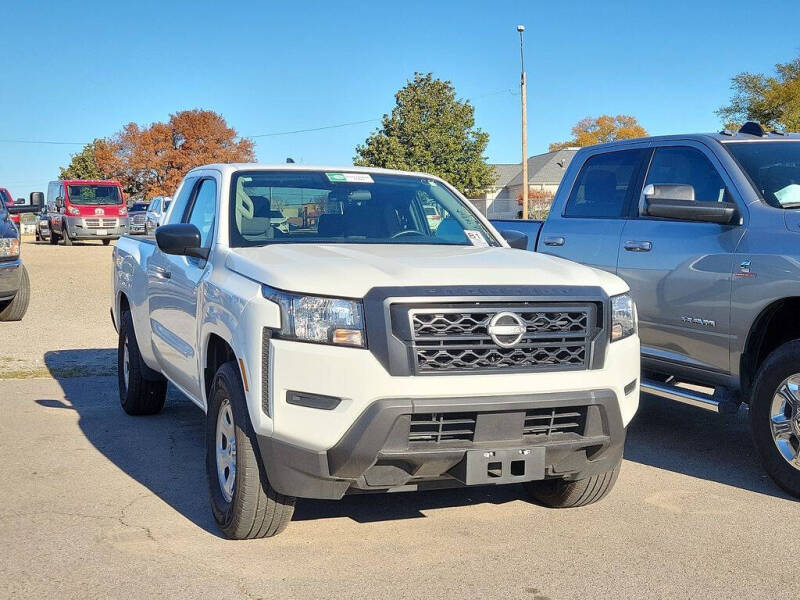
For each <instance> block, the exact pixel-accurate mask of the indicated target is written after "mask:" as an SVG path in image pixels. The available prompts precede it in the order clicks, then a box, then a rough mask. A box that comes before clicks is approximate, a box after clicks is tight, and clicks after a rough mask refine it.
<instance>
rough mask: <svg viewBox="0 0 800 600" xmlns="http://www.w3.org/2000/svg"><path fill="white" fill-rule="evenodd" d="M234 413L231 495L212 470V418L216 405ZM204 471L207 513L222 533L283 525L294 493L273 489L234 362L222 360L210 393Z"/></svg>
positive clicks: (264, 531) (253, 533)
mask: <svg viewBox="0 0 800 600" xmlns="http://www.w3.org/2000/svg"><path fill="white" fill-rule="evenodd" d="M223 406H229V407H230V409H231V412H232V413H233V423H232V430H233V432H234V437H235V446H234V448H235V454H236V457H235V463H234V464H235V467H236V470H235V474H234V479H233V493H232V497H231V499H230V500H228V499H226V498H225V496H224V495H223V491H222V485H221V483H220V480H219V476H218V474H217V456H216V443H217V419H218V417H219V414H220V409H222V408H223ZM206 475H207V478H208V488H209V494H210V497H211V512H212V513H213V514H214V520H215V521H216V522H217V525H219V527H220V529H221V530H222V532H223V533H224V534H225V536H226V537H228V538H231V539H235V540H246V539H255V538H263V537H272V536H274V535H277V534H279V533H280V532H281V531H283V530H284V529H286V527H287V525H288V524H289V521H291V520H292V514H293V513H294V505H295V498H294V497H293V496H285V495H283V494H280V493H278V492H276V491H275V490H274V489H272V486H271V485H270V484H269V480H268V479H267V474H266V470H265V469H264V464H263V462H262V460H261V457H260V455H259V453H258V443H257V441H256V435H255V432H254V430H253V426H252V424H251V423H250V416H249V414H248V412H247V402H246V401H245V397H244V391H243V388H242V380H241V376H240V375H239V370H238V368H237V367H236V363H235V362H233V361H230V362H227V363H225V364H224V365H222V366H221V367H220V368H219V370H217V373H216V375H215V376H214V383H213V385H212V388H211V393H210V394H209V401H208V411H207V414H206Z"/></svg>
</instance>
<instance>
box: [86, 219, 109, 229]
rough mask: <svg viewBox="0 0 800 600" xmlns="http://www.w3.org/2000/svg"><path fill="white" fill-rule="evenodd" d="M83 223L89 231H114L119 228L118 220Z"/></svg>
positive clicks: (87, 221)
mask: <svg viewBox="0 0 800 600" xmlns="http://www.w3.org/2000/svg"><path fill="white" fill-rule="evenodd" d="M83 222H84V224H85V225H86V227H88V228H89V229H114V228H116V226H117V220H116V219H84V220H83Z"/></svg>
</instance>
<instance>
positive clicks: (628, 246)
mask: <svg viewBox="0 0 800 600" xmlns="http://www.w3.org/2000/svg"><path fill="white" fill-rule="evenodd" d="M652 249H653V242H640V241H636V240H628V241H627V242H625V250H627V251H628V252H650V250H652Z"/></svg>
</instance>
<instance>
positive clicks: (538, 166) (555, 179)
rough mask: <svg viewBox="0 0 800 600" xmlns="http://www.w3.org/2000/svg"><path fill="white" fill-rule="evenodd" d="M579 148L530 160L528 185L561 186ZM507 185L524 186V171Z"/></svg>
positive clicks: (549, 153)
mask: <svg viewBox="0 0 800 600" xmlns="http://www.w3.org/2000/svg"><path fill="white" fill-rule="evenodd" d="M577 151H578V148H564V149H562V150H555V151H554V152H547V153H545V154H537V155H536V156H531V157H530V158H529V159H528V184H556V185H557V184H559V183H561V178H562V177H564V171H566V169H567V167H568V166H569V163H570V162H571V161H572V158H573V157H574V156H575V153H576V152H577ZM517 169H518V171H517V174H516V175H515V176H514V178H513V179H512V180H511V181H509V182H508V184H507V185H522V169H521V168H520V167H517Z"/></svg>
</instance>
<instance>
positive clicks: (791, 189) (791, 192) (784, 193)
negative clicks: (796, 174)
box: [775, 183, 800, 206]
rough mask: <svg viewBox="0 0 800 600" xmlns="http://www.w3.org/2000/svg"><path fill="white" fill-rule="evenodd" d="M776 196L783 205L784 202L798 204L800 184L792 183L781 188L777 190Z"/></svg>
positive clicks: (799, 200)
mask: <svg viewBox="0 0 800 600" xmlns="http://www.w3.org/2000/svg"><path fill="white" fill-rule="evenodd" d="M775 197H776V198H777V199H778V202H780V203H781V206H783V205H784V204H797V203H798V202H800V185H798V184H796V183H790V184H789V185H787V186H786V187H785V188H781V189H779V190H778V191H777V192H775Z"/></svg>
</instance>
